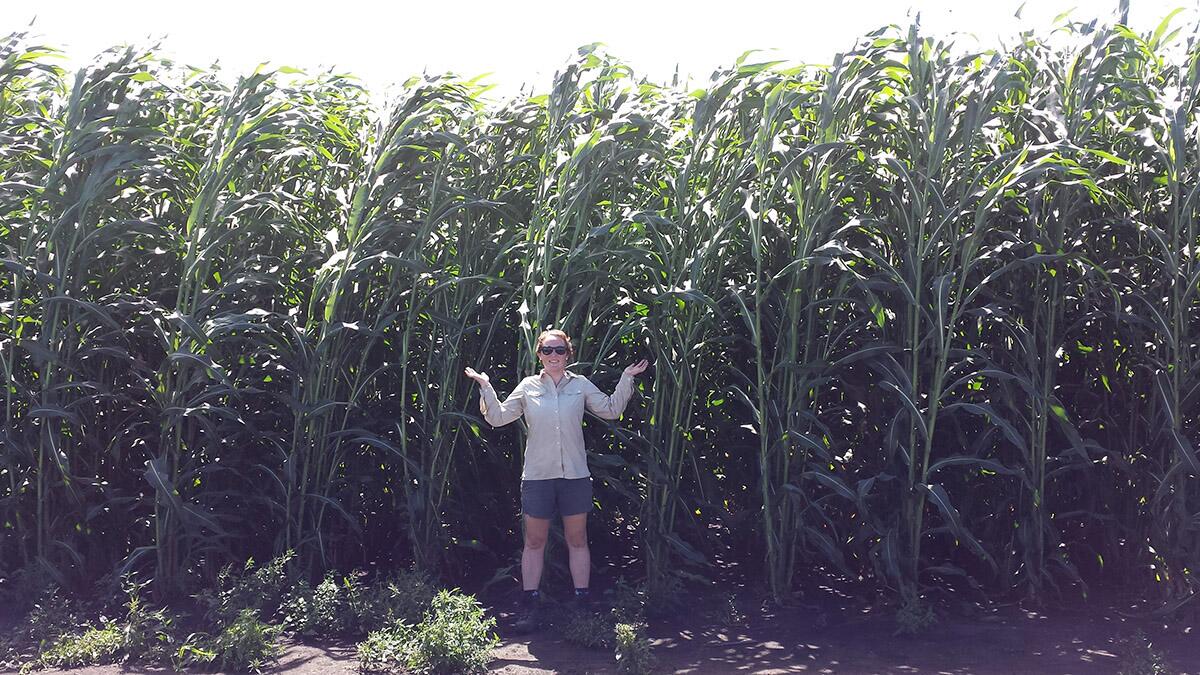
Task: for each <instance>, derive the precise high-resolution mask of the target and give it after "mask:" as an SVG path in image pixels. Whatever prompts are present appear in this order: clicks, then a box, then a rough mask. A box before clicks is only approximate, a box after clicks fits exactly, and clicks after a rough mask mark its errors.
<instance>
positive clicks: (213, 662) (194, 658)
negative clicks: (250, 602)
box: [174, 607, 281, 673]
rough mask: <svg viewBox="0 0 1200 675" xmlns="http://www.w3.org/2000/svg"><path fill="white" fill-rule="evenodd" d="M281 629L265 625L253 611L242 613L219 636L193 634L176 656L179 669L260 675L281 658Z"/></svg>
mask: <svg viewBox="0 0 1200 675" xmlns="http://www.w3.org/2000/svg"><path fill="white" fill-rule="evenodd" d="M280 631H281V629H280V628H279V627H278V626H272V625H269V624H266V623H263V622H262V621H261V620H260V619H259V618H258V613H257V612H256V611H255V610H254V609H252V608H249V607H247V608H244V609H242V610H241V611H239V612H238V614H237V616H236V617H235V618H234V619H233V621H231V622H229V623H228V624H227V625H226V626H225V627H224V628H222V629H221V631H220V632H219V633H217V634H216V635H215V636H210V635H208V634H206V633H193V634H192V635H190V636H188V639H187V640H186V641H185V642H184V644H183V645H182V646H181V647H179V649H178V651H177V652H176V654H175V659H174V661H175V663H174V665H175V667H176V668H183V667H187V666H197V667H200V668H203V669H209V668H212V669H216V670H229V671H234V672H239V673H247V672H249V673H260V672H262V671H263V669H264V668H266V667H267V666H268V665H269V664H270V663H271V662H273V661H275V660H276V659H277V658H279V653H280V651H281V650H280V648H279V645H278V643H277V642H276V640H277V638H278V637H279V633H280Z"/></svg>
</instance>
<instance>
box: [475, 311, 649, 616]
mask: <svg viewBox="0 0 1200 675" xmlns="http://www.w3.org/2000/svg"><path fill="white" fill-rule="evenodd" d="M536 346H537V357H538V360H539V361H541V362H542V372H541V373H540V374H538V375H533V376H530V377H526V378H525V379H523V380H521V381H520V382H519V383H518V384H517V387H516V389H514V390H513V392H512V393H511V394H509V396H508V398H507V399H505V400H504V402H503V403H501V402H500V400H499V399H498V398H497V396H496V390H495V389H493V388H492V384H491V381H490V380H489V379H488V376H487V375H486V374H485V373H479V372H476V371H475V370H474V369H473V368H467V369H466V370H465V371H464V372H465V373H466V375H467V377H469V378H471V379H472V380H475V381H476V382H478V383H479V390H480V396H479V410H480V411H481V412H482V413H483V418H484V419H485V420H487V422H488V424H491V425H492V426H493V427H499V426H504V425H505V424H508V423H510V422H513V421H514V420H516V419H517V418H518V417H521V416H522V415H524V416H525V422H526V424H527V425H528V427H529V436H528V438H527V439H526V442H525V461H524V466H523V469H522V471H521V511H522V513H524V516H525V548H524V550H523V551H522V552H521V583H522V586H523V587H524V590H525V593H524V595H523V598H522V610H523V611H522V612H521V616H520V617H519V618H518V620H517V628H518V629H519V630H522V631H527V630H531V629H533V628H536V627H537V603H538V584H539V582H540V581H541V579H542V567H543V565H544V564H545V555H544V554H545V546H546V537H547V535H548V534H549V532H550V520H551V518H553V517H554V514H555V512H556V511H557V512H558V513H559V514H560V515H561V516H562V521H563V535H564V537H565V538H566V540H567V552H568V560H569V563H570V568H571V580H572V581H573V582H574V583H575V597H576V598H577V600H578V601H579V602H586V600H587V597H588V582H589V576H590V573H591V553H590V552H589V550H588V543H587V514H588V511H589V510H590V509H591V508H592V479H591V474H590V473H588V468H587V456H586V454H585V451H584V447H583V427H582V423H583V413H584V411H585V410H586V411H587V412H590V413H592V414H593V415H595V416H597V417H601V418H603V419H608V420H615V419H617V418H618V417H620V416H621V412H622V411H623V410H625V404H626V403H628V402H629V398H630V396H632V395H633V378H634V377H636V376H638V375H639V374H641V373H642V372H643V371H644V370H646V366H647V361H646V360H645V359H642V360H641V361H638V362H637V363H634V364H632V365H630V366H629V367H628V368H626V369H625V372H624V373H622V375H621V379H620V381H619V382H617V389H616V391H615V392H613V395H612V396H607V395H605V394H604V392H602V391H600V389H598V388H597V387H596V385H594V384H592V383H591V382H590V381H588V379H587V378H586V377H584V376H582V375H576V374H575V373H572V372H570V371H568V370H567V364H568V363H570V362H571V359H572V357H574V355H575V350H574V348H573V347H572V345H571V338H570V337H568V336H567V334H566V333H564V332H562V331H561V330H548V331H545V332H544V333H542V334H541V335H539V336H538V339H537V345H536Z"/></svg>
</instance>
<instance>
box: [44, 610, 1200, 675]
mask: <svg viewBox="0 0 1200 675" xmlns="http://www.w3.org/2000/svg"><path fill="white" fill-rule="evenodd" d="M826 600H828V599H826ZM745 602H746V601H745V600H744V599H741V600H740V601H739V603H738V604H739V605H742V604H745ZM496 614H497V618H498V620H499V634H500V637H501V640H502V642H501V644H500V646H499V647H497V648H496V650H495V651H494V652H493V656H494V660H493V661H492V664H491V672H493V673H503V674H505V675H542V674H549V673H562V674H574V675H582V674H584V673H588V674H591V673H616V672H617V671H616V664H615V662H614V660H613V655H612V653H611V652H609V651H606V650H595V649H586V648H580V647H576V646H574V645H572V644H570V643H567V642H566V641H565V640H564V639H563V638H562V637H561V636H560V635H559V634H558V633H557V632H556V631H555V630H554V629H553V628H546V629H543V630H542V631H540V632H537V633H534V634H531V635H523V636H520V635H514V634H513V631H512V617H511V615H510V614H509V613H508V612H507V611H503V609H502V610H501V611H498V612H497V613H496ZM960 614H962V615H959V616H955V615H946V614H943V615H942V616H941V617H940V618H939V620H938V622H937V623H936V624H935V625H934V626H933V627H932V628H931V629H929V630H928V631H926V632H925V633H922V634H920V635H916V636H899V635H895V634H894V630H895V621H894V618H893V615H892V613H891V611H890V610H882V609H874V608H872V607H871V606H869V605H865V604H861V603H856V601H853V600H849V599H847V600H842V601H840V602H828V601H826V602H822V603H818V604H813V605H808V606H805V605H797V606H795V607H788V608H782V609H781V608H777V607H775V608H769V607H764V606H762V605H760V606H757V607H751V608H745V607H739V608H738V609H736V610H733V609H730V608H729V604H728V603H725V604H724V605H723V606H722V604H721V603H716V602H708V601H704V600H695V601H694V602H690V603H689V604H688V605H687V606H684V607H681V608H678V609H677V610H675V611H674V612H671V613H670V618H667V619H660V620H655V621H652V622H651V623H650V629H649V635H650V637H651V638H652V640H653V642H654V653H655V655H656V657H657V658H658V662H659V672H672V673H713V674H718V673H719V674H724V673H764V674H766V673H847V674H849V673H864V674H867V673H870V674H879V675H892V674H895V675H920V674H929V675H960V674H977V675H1012V674H1017V673H1037V674H1043V673H1048V674H1054V675H1091V674H1095V675H1101V674H1103V675H1112V674H1113V673H1116V672H1117V671H1118V669H1119V658H1118V655H1119V652H1120V649H1121V647H1120V646H1119V642H1118V641H1119V640H1120V639H1121V638H1123V637H1128V636H1130V635H1132V634H1133V633H1134V632H1135V631H1136V630H1139V629H1140V630H1142V631H1144V633H1145V634H1146V635H1147V636H1149V637H1150V639H1151V640H1152V641H1153V643H1154V647H1155V649H1157V650H1158V651H1160V652H1162V653H1163V654H1164V655H1165V657H1166V663H1167V665H1168V667H1169V668H1170V672H1172V673H1175V674H1176V675H1188V674H1191V675H1200V640H1197V639H1196V630H1194V628H1193V626H1191V625H1179V624H1177V623H1176V624H1167V623H1164V622H1163V621H1161V620H1153V619H1150V618H1146V617H1141V618H1138V617H1131V616H1127V615H1125V614H1123V613H1121V612H1119V611H1117V610H1116V609H1113V608H1111V607H1095V606H1088V607H1079V608H1070V609H1057V610H1041V611H1038V610H1032V609H1025V608H1021V607H1019V606H1015V605H1014V606H1008V607H993V608H990V609H986V610H984V609H979V608H976V609H974V610H970V609H968V610H963V611H962V612H960ZM48 672H63V671H48ZM67 672H70V673H73V674H78V675H118V674H125V673H143V672H148V673H156V672H157V673H165V672H170V671H169V670H154V669H148V668H145V667H124V666H104V667H91V668H79V669H74V670H71V671H67ZM270 672H274V673H296V674H301V675H326V674H334V673H339V674H340V673H356V672H357V663H356V661H355V658H354V647H353V645H352V644H341V645H312V644H298V643H295V642H288V643H287V644H286V648H285V651H284V654H283V657H282V658H281V659H280V661H279V663H278V664H277V666H276V668H275V669H273V670H272V671H270Z"/></svg>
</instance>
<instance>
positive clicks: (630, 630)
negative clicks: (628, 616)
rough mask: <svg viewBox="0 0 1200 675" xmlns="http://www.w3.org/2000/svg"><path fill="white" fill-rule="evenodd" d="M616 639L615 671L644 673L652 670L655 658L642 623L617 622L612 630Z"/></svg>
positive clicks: (631, 673)
mask: <svg viewBox="0 0 1200 675" xmlns="http://www.w3.org/2000/svg"><path fill="white" fill-rule="evenodd" d="M613 635H614V637H615V640H616V657H617V672H619V673H622V674H623V675H644V674H645V673H650V672H653V671H654V667H655V662H656V659H655V658H654V652H653V647H652V645H651V643H650V639H649V638H647V637H646V624H644V623H618V624H617V625H616V628H615V629H614V630H613Z"/></svg>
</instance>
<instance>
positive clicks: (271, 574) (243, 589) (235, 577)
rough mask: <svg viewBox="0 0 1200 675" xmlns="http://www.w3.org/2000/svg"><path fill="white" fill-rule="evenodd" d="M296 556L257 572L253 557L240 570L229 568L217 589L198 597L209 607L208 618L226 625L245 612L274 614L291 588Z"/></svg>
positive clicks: (279, 558)
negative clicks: (290, 566)
mask: <svg viewBox="0 0 1200 675" xmlns="http://www.w3.org/2000/svg"><path fill="white" fill-rule="evenodd" d="M294 557H295V553H293V552H292V551H287V552H285V553H283V554H282V555H279V556H277V557H276V558H275V559H274V560H272V561H271V562H269V563H267V564H266V565H263V566H261V567H259V568H258V569H254V559H253V558H250V559H248V560H246V564H245V565H243V566H242V569H241V570H240V571H235V569H234V567H233V565H228V566H226V567H225V568H224V569H222V570H221V572H220V573H219V574H218V575H217V588H216V589H215V590H212V591H205V592H202V593H200V594H199V595H198V596H197V599H198V600H200V601H201V602H202V603H203V604H205V605H207V606H208V613H207V615H206V618H207V619H208V620H209V621H211V622H212V623H214V624H216V625H218V626H224V625H226V624H229V623H230V622H232V621H234V620H235V618H236V617H237V616H238V615H239V614H240V613H241V611H242V610H243V609H253V610H255V611H256V612H257V613H258V614H259V616H263V617H270V616H272V615H274V613H275V611H276V609H277V608H278V607H279V603H280V602H281V601H282V600H283V598H284V593H285V592H286V591H287V589H288V586H289V585H290V579H289V576H288V573H287V565H288V563H290V562H291V560H292V559H293V558H294Z"/></svg>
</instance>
